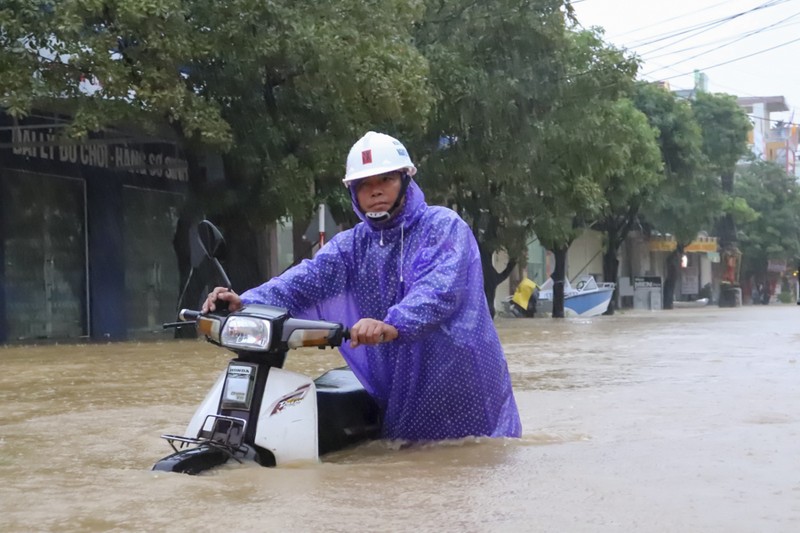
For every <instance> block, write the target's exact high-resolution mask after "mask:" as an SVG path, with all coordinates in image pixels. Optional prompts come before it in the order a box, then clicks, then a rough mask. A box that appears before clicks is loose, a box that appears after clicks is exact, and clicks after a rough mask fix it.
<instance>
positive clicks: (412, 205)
mask: <svg viewBox="0 0 800 533" xmlns="http://www.w3.org/2000/svg"><path fill="white" fill-rule="evenodd" d="M408 179H409V184H408V187H407V188H406V194H405V202H404V203H403V204H402V205H401V206H400V207H399V208H398V209H397V212H396V213H395V214H394V216H393V217H391V218H390V219H389V220H386V221H384V222H375V221H374V220H372V219H370V218H367V216H366V215H365V214H364V213H363V212H362V211H361V209H359V207H358V198H356V188H355V187H350V188H349V191H350V203H351V205H352V206H353V212H354V213H355V214H356V216H358V218H359V219H361V221H362V222H363V223H364V224H365V225H366V226H367V228H369V229H370V230H372V231H381V230H388V229H392V228H397V227H400V226H404V227H409V226H411V225H413V224H414V223H415V222H416V221H417V220H419V218H420V217H421V216H422V214H423V213H424V212H425V208H426V207H427V204H426V203H425V194H424V193H423V192H422V189H420V188H419V185H417V183H416V182H415V181H414V179H413V178H408Z"/></svg>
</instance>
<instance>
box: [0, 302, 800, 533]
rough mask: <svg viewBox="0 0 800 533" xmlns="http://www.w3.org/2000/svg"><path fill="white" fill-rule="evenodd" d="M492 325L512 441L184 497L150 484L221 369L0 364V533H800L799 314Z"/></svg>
mask: <svg viewBox="0 0 800 533" xmlns="http://www.w3.org/2000/svg"><path fill="white" fill-rule="evenodd" d="M497 326H498V330H499V331H500V335H501V338H502V340H503V344H504V346H505V350H506V354H507V358H508V362H509V368H510V371H511V374H512V379H513V381H514V387H515V391H516V396H517V401H518V403H519V407H520V413H521V416H522V423H523V428H524V435H523V437H522V438H521V439H512V440H491V439H470V440H467V441H461V442H455V443H443V444H438V445H432V446H425V447H421V448H412V449H396V447H393V446H391V445H389V444H387V443H381V442H376V443H370V444H366V445H363V446H360V447H358V448H355V449H352V450H347V451H344V452H339V453H337V454H334V455H333V456H330V457H327V458H325V460H324V461H323V462H321V463H320V464H304V465H297V466H293V467H288V468H286V467H285V468H278V469H268V468H262V467H259V466H256V465H253V464H244V465H237V464H230V465H225V466H223V467H222V468H219V469H217V470H215V471H213V472H209V473H206V474H203V475H200V476H186V475H179V474H165V473H155V472H152V471H150V468H151V466H152V464H153V463H154V462H155V461H156V460H157V459H159V458H160V457H163V456H164V455H167V454H168V452H169V451H170V450H169V447H168V445H167V444H166V442H164V441H162V440H161V439H160V438H159V435H161V434H162V433H182V432H183V430H184V428H185V426H186V424H187V422H188V420H189V418H190V417H191V414H192V413H193V411H194V408H195V407H196V406H197V404H198V403H199V402H200V400H201V399H202V398H203V397H204V395H205V393H206V392H207V389H208V388H209V387H210V386H211V383H212V382H213V380H214V379H215V377H216V376H217V374H218V373H219V372H220V371H221V369H222V368H224V365H225V363H226V361H227V360H228V359H229V356H228V354H227V353H226V352H225V351H224V350H221V349H219V348H217V347H214V346H212V345H209V344H207V343H204V342H202V341H166V342H158V343H156V342H148V343H122V344H105V345H68V346H44V347H36V346H20V347H0V401H1V402H2V403H0V405H2V410H1V411H0V531H4V532H29V531H31V532H33V531H58V532H100V531H120V532H127V531H241V532H248V531H253V532H258V531H289V530H292V531H358V532H361V531H363V532H372V531H414V532H422V531H476V532H481V531H553V532H562V531H563V532H583V531H586V532H595V531H626V532H627V531H637V532H706V531H708V532H784V531H785V532H795V531H800V363H798V358H799V357H800V307H798V306H794V305H770V306H757V307H742V308H738V309H719V308H716V307H707V308H703V309H678V310H674V311H662V312H626V313H620V314H617V315H616V316H613V317H598V318H593V319H566V320H560V321H559V320H553V319H538V318H537V319H533V320H525V319H519V320H508V319H505V320H504V319H500V320H498V321H497ZM340 364H341V360H340V358H339V356H338V355H337V354H336V353H335V352H333V351H326V352H320V351H317V350H314V351H303V352H295V353H292V354H290V358H289V360H288V363H287V368H289V369H292V370H297V371H301V372H306V373H310V374H314V375H316V374H319V373H321V372H322V371H324V370H326V369H328V368H332V367H336V366H339V365H340Z"/></svg>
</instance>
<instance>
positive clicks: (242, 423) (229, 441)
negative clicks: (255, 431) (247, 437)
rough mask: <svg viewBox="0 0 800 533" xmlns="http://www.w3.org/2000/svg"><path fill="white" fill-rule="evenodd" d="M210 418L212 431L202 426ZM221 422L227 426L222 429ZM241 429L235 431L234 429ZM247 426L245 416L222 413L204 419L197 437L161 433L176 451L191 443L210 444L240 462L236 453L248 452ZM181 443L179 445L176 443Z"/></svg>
mask: <svg viewBox="0 0 800 533" xmlns="http://www.w3.org/2000/svg"><path fill="white" fill-rule="evenodd" d="M209 419H213V425H212V426H211V430H210V431H205V430H203V429H202V428H204V427H206V425H207V424H208V421H209ZM220 422H222V423H224V424H223V425H226V426H227V428H225V429H221V428H220V425H221V424H220ZM237 428H238V429H239V431H237V432H234V429H237ZM246 428H247V421H246V420H244V419H243V418H236V417H232V416H222V415H208V416H206V419H205V420H204V421H203V425H202V426H201V429H200V432H199V433H198V436H197V437H185V436H182V435H161V438H162V439H164V440H166V441H167V442H168V443H169V445H170V446H171V447H172V449H173V450H174V451H175V453H177V452H179V451H181V450H182V449H184V448H186V447H187V446H189V445H196V446H202V445H206V446H210V447H212V448H214V449H216V450H219V451H221V452H223V453H225V454H227V455H228V456H229V457H230V458H232V459H235V460H236V461H238V462H240V463H241V461H240V460H239V458H238V457H236V455H237V454H238V455H244V454H246V453H247V450H248V448H247V446H246V445H243V444H242V439H243V438H244V432H245V429H246ZM176 442H177V443H179V444H178V445H177V446H176V445H175V443H176Z"/></svg>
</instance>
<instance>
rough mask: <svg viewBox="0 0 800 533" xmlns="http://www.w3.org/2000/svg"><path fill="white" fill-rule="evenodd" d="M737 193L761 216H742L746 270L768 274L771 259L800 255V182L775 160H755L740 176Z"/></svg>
mask: <svg viewBox="0 0 800 533" xmlns="http://www.w3.org/2000/svg"><path fill="white" fill-rule="evenodd" d="M736 190H737V193H738V194H740V195H741V197H742V200H743V201H744V202H745V203H746V205H747V206H749V208H750V209H751V210H752V211H754V212H755V213H756V214H757V216H755V217H750V218H749V219H746V220H740V221H739V225H738V229H739V234H738V238H739V246H740V247H741V250H742V257H743V261H744V264H743V268H744V269H745V271H746V272H749V273H751V274H752V273H756V274H764V273H765V272H766V268H767V261H768V260H769V259H788V260H793V259H795V258H798V257H800V185H799V184H798V183H797V181H795V179H794V178H793V177H792V176H789V175H787V174H786V172H785V171H784V169H783V168H781V167H780V166H778V165H776V164H775V163H772V162H766V161H761V160H755V161H752V162H751V163H750V164H749V165H746V166H744V167H742V168H741V170H740V173H739V174H738V176H737V186H736Z"/></svg>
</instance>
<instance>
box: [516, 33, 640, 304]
mask: <svg viewBox="0 0 800 533" xmlns="http://www.w3.org/2000/svg"><path fill="white" fill-rule="evenodd" d="M562 64H563V65H564V68H565V82H564V84H563V86H562V87H561V88H560V89H561V95H560V98H559V99H558V100H556V102H555V105H554V107H553V109H552V111H551V112H550V113H549V114H548V115H547V116H546V117H545V120H544V121H543V124H542V130H543V134H542V138H541V140H540V146H538V147H537V149H536V150H533V151H532V152H531V157H530V168H531V181H530V183H529V184H528V187H529V189H528V191H527V192H526V194H527V196H526V197H528V198H530V200H529V205H530V208H531V209H532V213H534V214H535V217H534V218H533V220H532V221H531V227H532V229H533V231H534V232H535V234H536V236H537V237H538V239H539V241H540V242H541V243H542V245H543V246H544V247H545V248H547V249H549V250H551V251H552V252H553V254H554V256H555V263H556V264H555V269H554V271H553V274H552V277H553V317H556V318H559V317H563V316H564V307H563V303H564V274H565V272H566V256H567V251H568V249H569V246H570V244H571V243H572V242H573V240H574V239H575V238H576V237H577V236H578V235H579V234H580V232H581V231H584V230H585V229H586V228H588V227H590V226H591V225H592V224H594V223H595V222H596V221H597V219H598V218H600V217H601V216H602V212H603V210H604V209H605V208H606V207H607V201H608V200H607V198H606V197H605V195H604V191H605V189H606V187H607V186H608V184H609V183H610V180H611V179H612V177H613V176H614V174H615V173H617V172H621V171H622V169H623V168H624V167H625V166H626V165H628V164H629V160H628V157H629V153H628V151H629V150H630V149H631V148H632V147H631V146H630V145H629V144H628V143H629V142H638V141H636V140H633V139H631V138H630V137H629V134H630V129H633V130H637V129H639V127H637V126H636V125H635V124H633V123H632V122H631V121H636V120H638V121H639V126H645V130H644V134H645V136H646V137H645V139H647V138H648V137H649V138H650V139H652V137H653V134H652V132H650V131H649V130H647V129H646V123H645V122H643V121H642V120H641V117H640V116H639V115H637V114H636V113H635V110H634V109H632V107H631V106H630V105H629V104H627V103H626V102H624V101H620V98H621V97H623V96H624V95H625V94H626V93H628V92H629V91H630V90H631V88H632V85H633V77H634V75H635V72H636V68H637V66H636V62H635V60H633V59H631V58H627V57H626V56H625V55H624V53H623V52H622V51H620V50H617V49H615V48H613V47H610V46H608V45H607V44H606V43H604V42H603V40H602V35H601V34H600V33H598V32H596V31H573V32H571V33H570V34H569V39H568V46H566V47H565V48H564V52H563V59H562ZM641 132H642V130H641V129H639V133H641Z"/></svg>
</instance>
